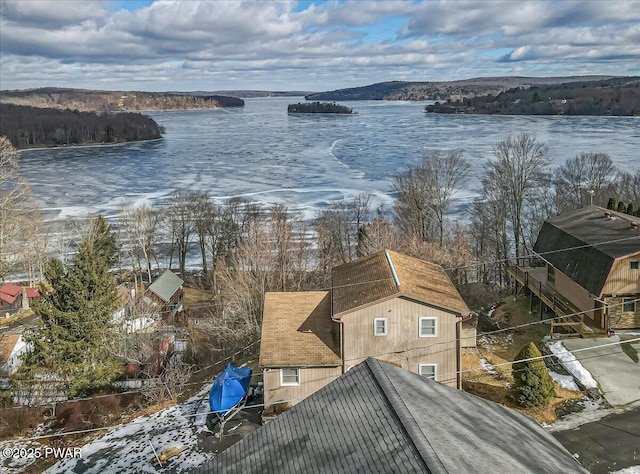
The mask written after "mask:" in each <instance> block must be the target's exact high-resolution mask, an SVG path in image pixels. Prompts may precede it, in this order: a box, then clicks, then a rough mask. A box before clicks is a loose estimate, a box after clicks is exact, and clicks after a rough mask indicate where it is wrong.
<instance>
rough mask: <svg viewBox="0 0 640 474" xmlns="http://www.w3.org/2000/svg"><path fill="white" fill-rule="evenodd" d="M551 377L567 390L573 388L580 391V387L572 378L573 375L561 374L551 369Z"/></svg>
mask: <svg viewBox="0 0 640 474" xmlns="http://www.w3.org/2000/svg"><path fill="white" fill-rule="evenodd" d="M549 373H550V374H551V378H552V379H553V381H554V382H555V383H557V384H558V385H559V386H560V387H562V388H566V389H567V390H574V391H576V392H579V391H580V387H578V384H577V383H576V381H575V380H574V379H573V375H562V374H559V373H557V372H554V371H553V370H550V371H549Z"/></svg>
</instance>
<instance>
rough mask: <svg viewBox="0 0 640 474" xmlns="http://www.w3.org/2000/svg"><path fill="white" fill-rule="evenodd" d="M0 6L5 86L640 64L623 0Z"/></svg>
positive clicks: (552, 70)
mask: <svg viewBox="0 0 640 474" xmlns="http://www.w3.org/2000/svg"><path fill="white" fill-rule="evenodd" d="M1 5H2V7H1V8H2V18H1V19H0V53H1V55H0V61H1V65H2V69H1V70H0V80H1V82H2V87H3V88H24V87H34V86H44V85H54V84H52V83H54V82H56V83H57V85H60V84H61V83H62V84H66V85H77V86H78V87H94V88H100V87H109V88H128V87H133V86H136V87H139V88H142V87H143V86H144V87H147V88H149V90H165V89H167V88H170V89H173V90H178V89H180V90H190V89H200V90H207V89H208V90H212V89H223V88H226V89H228V88H242V89H246V88H269V87H271V86H274V87H275V86H277V87H278V88H279V89H282V88H296V89H300V88H303V89H307V90H323V89H332V88H338V87H349V86H357V85H363V84H369V83H373V82H378V81H384V80H394V79H404V80H450V79H462V78H465V77H474V76H486V75H494V76H495V75H508V74H515V73H517V74H520V75H522V74H530V75H564V74H567V75H568V74H577V73H583V72H589V73H591V74H616V75H623V74H628V73H630V72H631V71H637V68H638V66H637V64H638V63H640V51H639V46H638V45H640V9H638V8H637V3H635V2H634V1H632V0H630V1H610V2H606V3H605V2H570V1H562V2H560V1H543V2H540V1H522V2H510V1H509V2H501V1H469V0H464V1H463V0H460V1H426V2H414V1H357V0H347V1H329V2H326V3H320V4H311V5H308V6H300V5H297V4H296V3H295V2H291V1H287V2H266V1H263V2H239V1H206V0H203V1H198V0H175V1H173V0H163V1H156V2H154V3H152V4H150V5H149V6H146V7H142V8H139V9H137V10H134V11H129V10H124V9H120V10H118V9H115V8H114V5H115V4H113V3H109V2H104V1H91V2H89V1H86V2H70V3H67V4H65V5H73V8H61V7H60V3H59V2H54V1H48V2H44V1H42V2H40V1H38V2H36V1H31V0H27V1H5V2H3V3H2V4H1ZM114 10H115V11H114ZM185 71H188V73H189V74H188V75H187V74H185ZM57 81H60V82H57Z"/></svg>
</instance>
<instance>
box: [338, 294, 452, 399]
mask: <svg viewBox="0 0 640 474" xmlns="http://www.w3.org/2000/svg"><path fill="white" fill-rule="evenodd" d="M423 317H436V318H437V336H436V337H419V320H420V318H423ZM375 318H387V335H386V336H375V335H374V334H373V320H374V319H375ZM458 320H459V318H457V317H456V316H455V315H453V314H451V313H449V312H445V311H442V310H438V309H435V308H432V307H430V306H427V305H424V304H421V303H417V302H414V301H411V300H408V299H405V298H393V299H390V300H387V301H383V302H381V303H378V304H375V305H372V306H368V307H365V308H362V309H360V310H355V311H353V312H351V313H349V314H346V315H344V316H343V318H342V321H343V338H344V364H345V370H348V369H349V367H351V366H354V365H357V364H359V363H360V362H362V361H363V360H365V359H366V358H367V357H370V356H371V357H376V358H378V359H380V360H384V361H386V362H389V363H391V364H395V365H397V366H399V367H402V368H404V369H407V370H409V371H411V372H414V373H419V367H420V364H437V376H436V380H438V381H439V382H443V383H446V384H447V385H451V386H452V387H456V386H457V377H456V371H457V370H458V368H457V357H459V354H458V350H457V347H456V342H455V341H456V322H457V321H458Z"/></svg>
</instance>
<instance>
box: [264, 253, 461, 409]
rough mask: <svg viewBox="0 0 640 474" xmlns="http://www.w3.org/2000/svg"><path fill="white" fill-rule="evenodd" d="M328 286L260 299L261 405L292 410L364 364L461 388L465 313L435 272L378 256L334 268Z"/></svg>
mask: <svg viewBox="0 0 640 474" xmlns="http://www.w3.org/2000/svg"><path fill="white" fill-rule="evenodd" d="M332 287H333V290H332V291H308V292H291V293H267V294H266V295H265V303H264V314H263V323H262V342H261V348H260V367H261V368H262V370H263V375H264V395H265V404H267V405H268V404H270V403H274V402H278V401H281V400H282V401H283V402H285V403H284V405H288V406H292V405H295V404H296V403H297V402H299V401H301V400H303V399H304V398H306V397H308V396H309V395H311V394H312V393H314V392H316V391H317V390H319V389H320V388H322V387H324V386H325V385H326V384H328V383H329V382H331V381H332V380H335V379H336V378H337V377H339V376H340V375H341V374H342V373H344V372H346V371H348V370H349V369H350V368H351V367H353V366H355V365H357V364H358V363H360V362H362V361H363V360H365V359H366V358H367V357H376V358H378V359H381V360H384V361H387V362H390V363H392V364H395V365H397V366H400V367H403V368H405V369H408V370H410V371H411V372H414V373H417V374H420V375H423V376H425V377H430V378H435V380H437V381H440V382H442V383H445V384H447V385H451V386H453V387H458V388H459V387H460V377H459V374H458V371H459V370H460V343H459V338H460V331H461V323H462V320H463V319H464V318H466V317H467V316H468V315H469V313H470V311H469V308H468V307H467V305H466V304H465V302H464V301H463V300H462V298H461V297H460V295H459V293H458V291H457V290H456V289H455V287H454V286H453V284H452V283H451V280H450V279H449V277H448V276H447V275H446V273H445V272H444V270H443V269H442V268H441V267H440V266H439V265H435V264H433V263H429V262H425V261H422V260H419V259H416V258H412V257H408V256H406V255H402V254H399V253H397V252H392V251H389V250H386V251H380V252H377V253H375V254H372V255H369V256H367V257H364V258H361V259H358V260H354V261H353V262H350V263H346V264H344V265H340V266H338V267H336V268H334V269H333V272H332Z"/></svg>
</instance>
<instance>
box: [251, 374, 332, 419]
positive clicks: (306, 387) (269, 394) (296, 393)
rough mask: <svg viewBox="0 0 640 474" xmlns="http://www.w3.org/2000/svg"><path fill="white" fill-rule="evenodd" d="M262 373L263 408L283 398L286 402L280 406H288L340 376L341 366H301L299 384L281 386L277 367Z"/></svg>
mask: <svg viewBox="0 0 640 474" xmlns="http://www.w3.org/2000/svg"><path fill="white" fill-rule="evenodd" d="M262 374H263V381H264V403H265V405H266V407H265V408H268V407H269V405H270V404H273V403H277V402H279V401H284V400H287V402H286V403H284V404H283V406H282V408H290V407H292V406H293V405H295V404H297V403H298V402H300V401H302V400H304V399H305V398H307V397H308V396H309V395H311V394H313V393H315V392H317V391H318V390H320V389H321V388H322V387H324V386H325V385H327V384H328V383H329V382H332V381H333V380H335V379H337V378H338V377H340V375H341V374H342V367H310V368H301V369H300V385H285V386H282V385H281V384H280V369H277V368H265V369H263V370H262ZM266 411H270V410H266Z"/></svg>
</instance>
